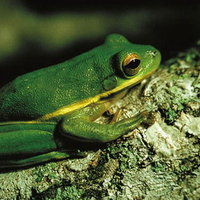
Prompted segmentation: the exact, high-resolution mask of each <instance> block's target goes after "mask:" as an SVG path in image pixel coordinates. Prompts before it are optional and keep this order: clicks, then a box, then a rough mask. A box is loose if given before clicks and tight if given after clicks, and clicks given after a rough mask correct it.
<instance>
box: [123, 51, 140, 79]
mask: <svg viewBox="0 0 200 200" xmlns="http://www.w3.org/2000/svg"><path fill="white" fill-rule="evenodd" d="M122 69H123V71H124V73H125V74H126V75H127V76H133V75H135V74H137V72H138V71H139V69H140V58H139V56H138V55H137V54H135V53H133V54H129V55H128V56H126V58H125V59H124V61H123V63H122Z"/></svg>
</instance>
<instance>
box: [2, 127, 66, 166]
mask: <svg viewBox="0 0 200 200" xmlns="http://www.w3.org/2000/svg"><path fill="white" fill-rule="evenodd" d="M56 150H57V146H56V143H55V142H54V138H53V134H52V133H50V132H47V131H41V130H20V131H11V132H5V133H0V158H3V159H0V166H1V167H2V166H10V167H22V166H27V165H31V164H37V163H41V162H46V161H50V160H52V159H61V158H65V157H68V154H66V153H60V152H57V151H56Z"/></svg>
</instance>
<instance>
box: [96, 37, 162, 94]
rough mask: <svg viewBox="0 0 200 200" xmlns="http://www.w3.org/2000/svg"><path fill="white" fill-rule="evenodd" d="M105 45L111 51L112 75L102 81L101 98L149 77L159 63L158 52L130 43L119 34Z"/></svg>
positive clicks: (107, 39) (146, 46)
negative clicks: (103, 91) (103, 89)
mask: <svg viewBox="0 0 200 200" xmlns="http://www.w3.org/2000/svg"><path fill="white" fill-rule="evenodd" d="M105 45H106V46H107V47H108V48H111V49H113V52H114V53H113V55H112V57H111V66H112V68H113V69H114V74H112V75H110V77H108V78H107V79H105V81H104V88H105V90H107V91H106V92H105V93H102V94H100V95H101V96H102V97H106V96H107V95H110V94H113V93H116V92H119V91H121V90H124V89H128V88H129V87H132V86H133V85H135V84H137V83H139V82H141V81H142V80H143V79H145V78H147V77H148V76H149V75H151V74H152V73H153V72H154V71H155V70H156V69H157V68H158V66H159V64H160V61H161V54H160V52H159V51H158V50H157V49H155V48H154V47H152V46H149V45H137V44H132V43H130V42H129V41H128V40H127V39H126V38H125V37H123V36H122V35H119V34H112V35H109V36H108V37H107V38H106V41H105Z"/></svg>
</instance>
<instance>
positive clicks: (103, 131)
mask: <svg viewBox="0 0 200 200" xmlns="http://www.w3.org/2000/svg"><path fill="white" fill-rule="evenodd" d="M145 119H146V114H145V113H140V114H138V115H136V116H135V117H132V118H128V119H124V120H121V121H119V122H116V123H113V124H98V123H95V122H92V121H88V118H84V117H82V118H80V117H77V118H76V117H74V116H73V117H72V118H69V117H68V118H65V119H64V120H63V122H62V124H61V132H62V134H63V135H65V136H67V137H71V138H73V139H77V140H81V141H87V142H109V141H112V140H115V139H117V138H118V137H120V136H121V135H123V134H125V133H127V132H128V131H131V130H133V129H134V128H136V127H137V126H138V125H139V124H140V123H141V122H142V121H144V120H145Z"/></svg>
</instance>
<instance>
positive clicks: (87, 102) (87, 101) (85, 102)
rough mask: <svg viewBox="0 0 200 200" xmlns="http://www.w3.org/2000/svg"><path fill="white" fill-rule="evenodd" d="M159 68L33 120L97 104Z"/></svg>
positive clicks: (42, 119)
mask: <svg viewBox="0 0 200 200" xmlns="http://www.w3.org/2000/svg"><path fill="white" fill-rule="evenodd" d="M156 69H157V68H155V69H154V70H152V71H151V72H149V73H147V74H146V75H144V74H143V75H140V76H136V77H134V78H132V79H129V80H127V81H124V83H122V84H121V85H119V86H117V87H115V88H114V89H112V90H109V91H106V92H103V93H101V94H98V95H96V96H94V97H90V98H87V99H84V100H82V101H79V102H76V103H73V104H70V105H67V106H64V107H62V108H60V109H58V110H56V111H55V112H52V113H48V114H46V115H44V116H42V117H41V118H38V119H37V120H33V121H32V122H35V121H37V122H39V121H48V120H50V119H52V118H57V117H59V116H63V115H66V114H68V113H70V112H73V111H75V110H78V109H81V108H84V107H86V106H88V105H91V104H95V103H97V102H99V101H101V100H103V99H104V101H105V99H107V100H108V99H109V97H110V96H113V95H115V94H116V93H120V92H121V91H124V90H127V89H129V88H131V87H133V86H134V85H136V84H138V83H139V82H141V81H142V80H143V79H145V78H147V77H148V76H150V75H151V74H152V73H153V72H154V71H155V70H156Z"/></svg>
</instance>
